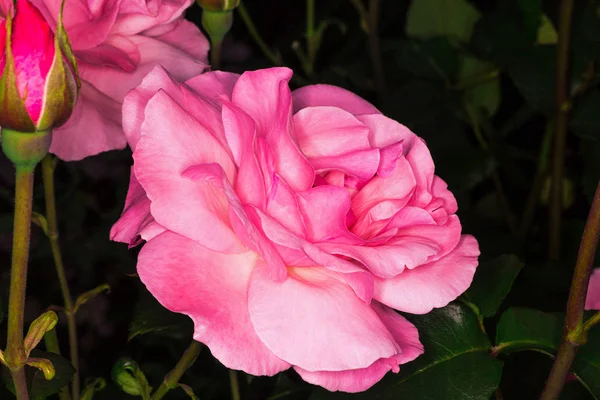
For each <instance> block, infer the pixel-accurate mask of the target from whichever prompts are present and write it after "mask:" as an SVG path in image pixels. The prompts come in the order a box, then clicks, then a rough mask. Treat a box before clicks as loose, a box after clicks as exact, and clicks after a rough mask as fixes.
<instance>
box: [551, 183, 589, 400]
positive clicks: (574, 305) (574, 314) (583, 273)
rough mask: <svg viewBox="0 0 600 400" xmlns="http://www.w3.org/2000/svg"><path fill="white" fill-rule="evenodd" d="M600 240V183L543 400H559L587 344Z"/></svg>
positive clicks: (577, 263)
mask: <svg viewBox="0 0 600 400" xmlns="http://www.w3.org/2000/svg"><path fill="white" fill-rule="evenodd" d="M599 239H600V182H599V183H598V186H597V187H596V194H595V195H594V200H593V201H592V208H591V209H590V213H589V215H588V219H587V222H586V224H585V229H584V231H583V237H582V238H581V244H580V245H579V253H578V255H577V262H576V264H575V271H574V272H573V281H572V282H571V290H570V291H569V299H568V301H567V314H566V317H565V328H564V336H563V340H562V343H561V344H560V347H559V348H558V352H557V354H556V358H555V360H554V364H553V365H552V369H551V370H550V375H549V376H548V380H547V381H546V387H545V388H544V391H543V393H542V396H541V397H540V399H541V400H555V399H558V397H559V395H560V392H561V391H562V388H563V386H564V384H565V382H566V380H567V376H568V375H569V370H570V368H571V364H572V363H573V360H574V359H575V354H576V352H577V349H578V348H579V346H580V345H581V344H582V343H585V340H586V333H587V332H585V331H584V330H583V329H582V328H583V311H584V308H585V299H586V296H587V290H588V285H589V281H590V275H591V273H592V267H593V263H594V256H595V255H596V249H597V247H598V240H599Z"/></svg>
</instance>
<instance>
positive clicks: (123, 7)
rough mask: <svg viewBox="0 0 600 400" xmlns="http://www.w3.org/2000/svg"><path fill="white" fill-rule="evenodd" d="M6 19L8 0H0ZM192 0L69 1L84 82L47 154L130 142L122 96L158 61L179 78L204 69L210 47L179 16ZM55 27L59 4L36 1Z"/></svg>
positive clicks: (73, 155) (86, 152)
mask: <svg viewBox="0 0 600 400" xmlns="http://www.w3.org/2000/svg"><path fill="white" fill-rule="evenodd" d="M1 1H2V2H1V4H0V13H1V15H2V18H0V21H3V20H4V18H3V16H5V15H6V12H7V10H8V9H9V4H10V1H9V0H1ZM192 1H193V0H152V1H146V0H99V1H92V0H69V1H67V4H66V5H65V9H64V18H63V23H64V26H65V29H66V31H67V35H68V36H69V40H70V42H71V45H72V47H73V51H74V53H75V57H76V59H77V63H78V68H79V75H80V78H81V81H82V86H81V92H80V94H79V100H78V102H77V105H76V106H75V109H74V111H73V114H72V115H71V118H70V119H69V120H68V122H67V123H66V124H65V125H63V126H62V127H60V128H57V129H55V130H54V135H53V140H52V147H51V148H50V152H52V153H54V154H56V155H57V156H58V157H59V158H61V159H63V160H67V161H70V160H79V159H82V158H85V157H87V156H91V155H94V154H98V153H100V152H103V151H108V150H115V149H122V148H124V147H125V146H126V145H127V140H126V138H125V136H124V135H123V129H122V127H121V105H122V102H123V97H124V96H125V94H126V93H127V92H128V91H129V90H130V89H132V88H134V87H136V86H137V85H138V84H139V83H140V82H141V80H142V78H143V77H144V76H145V75H146V74H147V73H148V72H149V71H150V70H151V69H152V68H153V67H154V66H156V65H157V64H160V65H162V66H163V67H164V68H166V69H167V70H168V71H169V72H170V73H171V74H173V76H174V77H175V78H177V79H180V80H185V79H188V78H190V77H192V76H195V75H198V74H199V73H201V72H202V71H203V70H204V69H206V67H207V61H206V59H207V53H208V48H209V44H208V41H207V40H206V38H205V37H204V36H203V35H202V33H201V32H200V30H199V29H198V28H197V27H196V26H195V25H194V24H192V23H191V22H188V21H185V20H184V19H183V17H182V13H183V11H184V10H185V9H186V8H187V7H188V6H189V5H190V4H192ZM31 2H32V3H33V4H34V5H35V6H36V7H37V8H38V9H39V10H40V12H41V13H42V15H43V16H44V18H46V20H47V21H48V22H49V23H50V25H51V26H52V28H53V29H54V28H55V27H56V21H57V19H58V14H59V11H60V5H61V3H62V0H31Z"/></svg>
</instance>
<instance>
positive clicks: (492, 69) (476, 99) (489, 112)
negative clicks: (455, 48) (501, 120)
mask: <svg viewBox="0 0 600 400" xmlns="http://www.w3.org/2000/svg"><path fill="white" fill-rule="evenodd" d="M497 71H498V67H496V66H495V65H494V64H491V63H488V62H485V61H481V60H479V59H477V58H475V57H472V56H463V57H462V58H461V63H460V70H459V73H458V81H459V85H460V84H461V82H464V83H465V84H467V85H468V84H469V82H473V83H472V84H471V85H470V86H469V87H468V88H467V89H465V92H464V98H465V102H466V104H467V106H469V107H471V108H472V109H473V110H474V111H475V112H476V115H478V116H479V115H481V116H482V117H484V118H489V117H492V116H493V115H494V114H496V111H498V107H499V106H500V78H499V77H498V73H497ZM478 80H480V81H478Z"/></svg>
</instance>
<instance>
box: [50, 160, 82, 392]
mask: <svg viewBox="0 0 600 400" xmlns="http://www.w3.org/2000/svg"><path fill="white" fill-rule="evenodd" d="M55 167H56V161H55V159H54V158H53V156H51V155H50V154H48V155H46V156H45V157H44V158H43V160H42V177H43V181H44V197H45V200H46V222H47V223H48V231H47V235H48V239H49V240H50V247H51V248H52V257H53V258H54V265H55V266H56V273H57V275H58V282H59V284H60V291H61V293H62V297H63V302H64V303H65V314H66V316H67V326H68V329H69V352H70V355H71V364H73V368H75V375H74V376H73V382H72V384H71V392H72V393H71V396H72V397H73V399H74V400H78V399H79V392H80V388H79V350H78V346H77V323H76V321H75V313H74V312H73V300H72V298H71V292H70V290H69V284H68V283H67V276H66V274H65V267H64V263H63V259H62V254H61V252H60V246H59V244H58V220H57V217H56V199H55V194H54V169H55Z"/></svg>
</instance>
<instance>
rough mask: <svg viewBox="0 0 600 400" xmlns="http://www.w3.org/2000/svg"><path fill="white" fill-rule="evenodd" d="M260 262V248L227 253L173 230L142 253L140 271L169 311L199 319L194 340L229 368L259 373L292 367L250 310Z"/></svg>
mask: <svg viewBox="0 0 600 400" xmlns="http://www.w3.org/2000/svg"><path fill="white" fill-rule="evenodd" d="M256 262H257V256H256V254H255V253H254V252H245V253H239V254H222V253H218V252H214V251H211V250H208V249H206V248H205V247H202V246H200V245H198V244H196V243H195V242H193V241H191V240H189V239H186V238H184V237H182V236H179V235H176V234H174V233H171V232H166V233H163V234H161V235H159V236H157V237H156V238H154V239H152V240H151V241H149V242H148V243H147V244H146V245H144V247H143V248H142V251H141V252H140V255H139V259H138V267H137V269H138V273H139V275H140V279H141V280H142V282H143V283H144V284H145V285H146V287H147V288H148V290H149V291H150V293H152V294H153V295H154V297H156V298H157V299H158V301H159V302H160V303H161V304H162V305H163V306H165V307H166V308H167V309H169V310H171V311H174V312H179V313H183V314H186V315H188V316H190V317H191V318H192V320H193V321H194V339H196V340H197V341H199V342H202V343H204V344H206V345H207V346H208V348H209V349H210V351H211V353H212V354H213V355H214V356H215V357H216V358H217V359H218V360H219V361H221V362H222V363H223V364H224V365H225V366H226V367H228V368H232V369H239V370H243V371H246V372H248V373H250V374H253V375H274V374H276V373H278V372H280V371H283V370H285V369H287V368H289V366H290V365H289V364H288V363H286V362H285V361H282V360H281V359H279V358H278V357H276V356H275V355H274V354H273V353H272V352H271V351H270V350H269V349H268V348H267V347H265V345H264V344H263V343H262V342H261V341H260V339H259V338H258V337H257V335H256V333H255V332H254V329H253V327H252V324H251V322H250V316H249V314H248V303H247V291H248V280H249V277H250V274H251V271H252V269H253V267H254V265H255V263H256Z"/></svg>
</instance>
